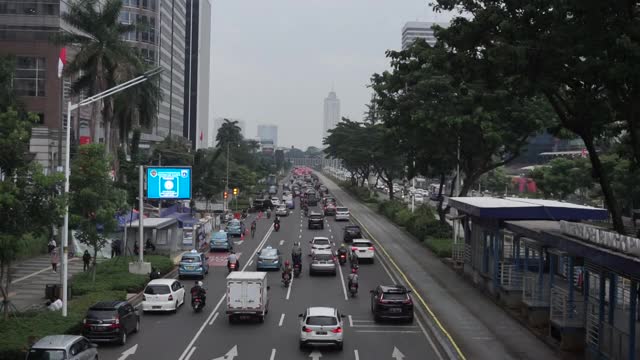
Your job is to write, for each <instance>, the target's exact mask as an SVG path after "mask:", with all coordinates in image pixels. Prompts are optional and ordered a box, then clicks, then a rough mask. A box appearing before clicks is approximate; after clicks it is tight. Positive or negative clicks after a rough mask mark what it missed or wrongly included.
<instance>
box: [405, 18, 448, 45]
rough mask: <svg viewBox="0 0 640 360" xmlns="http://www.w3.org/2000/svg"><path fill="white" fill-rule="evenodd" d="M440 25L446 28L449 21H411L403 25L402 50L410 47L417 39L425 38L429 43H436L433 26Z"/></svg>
mask: <svg viewBox="0 0 640 360" xmlns="http://www.w3.org/2000/svg"><path fill="white" fill-rule="evenodd" d="M434 25H438V26H440V27H443V28H446V27H448V26H449V24H447V23H435V22H424V21H409V22H407V23H406V24H404V26H403V27H402V50H406V49H407V48H409V47H410V46H411V45H412V44H413V42H414V41H415V40H416V39H424V40H425V41H426V42H427V43H428V44H429V45H431V46H433V45H434V44H435V43H436V37H435V35H434V33H433V29H432V27H433V26H434Z"/></svg>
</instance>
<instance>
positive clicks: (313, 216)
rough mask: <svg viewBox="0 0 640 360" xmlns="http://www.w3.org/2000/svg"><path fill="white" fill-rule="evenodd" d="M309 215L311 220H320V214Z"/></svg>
mask: <svg viewBox="0 0 640 360" xmlns="http://www.w3.org/2000/svg"><path fill="white" fill-rule="evenodd" d="M310 217H311V219H313V220H322V215H311V216H310Z"/></svg>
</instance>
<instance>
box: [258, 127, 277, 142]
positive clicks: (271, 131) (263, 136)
mask: <svg viewBox="0 0 640 360" xmlns="http://www.w3.org/2000/svg"><path fill="white" fill-rule="evenodd" d="M258 138H260V141H261V142H262V141H264V140H271V141H272V143H273V146H274V147H275V146H278V127H277V126H276V125H267V124H260V125H258Z"/></svg>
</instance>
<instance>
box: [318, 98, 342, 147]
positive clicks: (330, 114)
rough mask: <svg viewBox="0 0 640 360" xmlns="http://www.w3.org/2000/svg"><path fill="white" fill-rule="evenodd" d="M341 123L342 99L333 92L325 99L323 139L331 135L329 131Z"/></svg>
mask: <svg viewBox="0 0 640 360" xmlns="http://www.w3.org/2000/svg"><path fill="white" fill-rule="evenodd" d="M339 122H340V99H338V97H337V96H336V93H335V91H331V92H330V93H329V96H327V97H326V98H325V99H324V116H323V123H322V125H323V126H322V138H323V139H324V138H325V137H327V136H328V135H329V130H330V129H333V128H334V127H336V125H338V123H339Z"/></svg>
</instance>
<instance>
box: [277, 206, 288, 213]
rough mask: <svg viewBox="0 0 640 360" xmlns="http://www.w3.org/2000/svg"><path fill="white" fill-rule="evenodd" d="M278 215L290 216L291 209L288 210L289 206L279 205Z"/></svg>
mask: <svg viewBox="0 0 640 360" xmlns="http://www.w3.org/2000/svg"><path fill="white" fill-rule="evenodd" d="M276 215H278V216H288V215H289V209H288V208H287V205H278V207H277V208H276Z"/></svg>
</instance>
